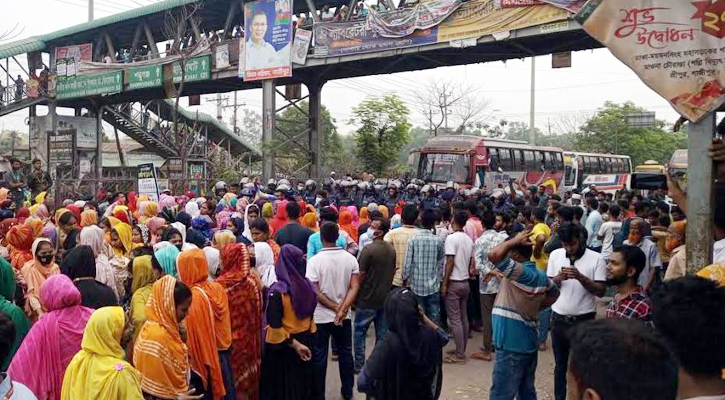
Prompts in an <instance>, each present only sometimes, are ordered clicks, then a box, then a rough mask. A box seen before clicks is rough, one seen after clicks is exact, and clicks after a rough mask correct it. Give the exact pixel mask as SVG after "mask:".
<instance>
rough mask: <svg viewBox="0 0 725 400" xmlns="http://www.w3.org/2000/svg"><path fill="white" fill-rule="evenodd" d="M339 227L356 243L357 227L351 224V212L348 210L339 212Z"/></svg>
mask: <svg viewBox="0 0 725 400" xmlns="http://www.w3.org/2000/svg"><path fill="white" fill-rule="evenodd" d="M339 224H340V229H342V230H344V231H345V232H347V234H348V235H350V237H351V238H352V240H354V241H355V243H357V241H358V234H357V228H355V226H353V224H352V213H351V212H350V211H347V210H345V211H343V212H341V213H340V222H339Z"/></svg>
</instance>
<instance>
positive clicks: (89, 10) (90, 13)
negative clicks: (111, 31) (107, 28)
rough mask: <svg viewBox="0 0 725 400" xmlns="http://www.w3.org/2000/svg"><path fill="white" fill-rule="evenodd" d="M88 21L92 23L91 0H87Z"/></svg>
mask: <svg viewBox="0 0 725 400" xmlns="http://www.w3.org/2000/svg"><path fill="white" fill-rule="evenodd" d="M88 21H89V22H90V21H93V0H88Z"/></svg>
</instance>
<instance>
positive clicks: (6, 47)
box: [0, 37, 45, 59]
mask: <svg viewBox="0 0 725 400" xmlns="http://www.w3.org/2000/svg"><path fill="white" fill-rule="evenodd" d="M44 48H45V43H44V42H43V41H42V40H40V39H37V38H36V37H30V38H27V39H21V40H16V41H14V42H10V43H5V44H0V59H2V58H8V57H12V56H17V55H19V54H25V53H28V52H31V51H40V50H43V49H44Z"/></svg>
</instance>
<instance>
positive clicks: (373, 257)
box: [353, 218, 395, 374]
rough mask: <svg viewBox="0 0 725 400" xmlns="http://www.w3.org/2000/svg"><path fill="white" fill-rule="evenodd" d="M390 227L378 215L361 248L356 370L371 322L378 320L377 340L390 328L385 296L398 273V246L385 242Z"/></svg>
mask: <svg viewBox="0 0 725 400" xmlns="http://www.w3.org/2000/svg"><path fill="white" fill-rule="evenodd" d="M388 230H390V223H389V222H388V221H387V220H386V219H383V218H376V219H374V220H373V222H372V223H371V224H370V229H369V231H370V234H371V235H372V239H373V241H372V243H370V244H368V245H367V246H365V248H364V249H363V250H362V251H361V252H360V256H359V257H358V262H359V263H360V292H359V293H358V296H357V300H356V302H355V327H354V332H353V336H354V338H353V339H354V346H355V373H356V374H357V373H359V372H360V370H362V367H363V364H364V363H365V335H366V333H367V331H368V328H369V327H370V324H372V323H373V322H375V343H377V342H378V341H379V340H382V339H383V338H385V333H386V332H387V328H386V326H385V319H384V318H383V305H384V304H385V298H386V297H387V296H388V293H389V292H390V288H391V287H392V286H393V275H395V249H394V248H393V246H391V245H389V244H388V243H385V241H384V240H383V236H385V234H386V233H388Z"/></svg>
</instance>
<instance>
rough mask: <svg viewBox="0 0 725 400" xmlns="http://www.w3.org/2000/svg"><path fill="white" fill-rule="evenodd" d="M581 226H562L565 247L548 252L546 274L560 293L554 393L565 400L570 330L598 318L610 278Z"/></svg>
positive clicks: (554, 326)
mask: <svg viewBox="0 0 725 400" xmlns="http://www.w3.org/2000/svg"><path fill="white" fill-rule="evenodd" d="M582 230H583V229H582V228H581V227H579V226H577V225H574V224H573V223H571V222H567V223H564V224H562V225H561V226H560V227H559V230H558V232H557V233H558V235H559V238H560V239H561V242H562V244H563V248H560V249H556V250H554V251H553V252H551V254H550V255H549V262H548V266H547V275H548V276H549V278H551V279H552V280H553V281H554V283H555V284H556V285H557V286H559V290H560V293H561V294H560V295H559V298H558V299H557V300H556V302H555V303H554V304H553V305H552V306H551V310H552V311H553V314H552V317H551V344H552V347H553V349H554V361H555V363H556V366H555V368H554V393H555V398H556V400H565V399H566V372H567V366H568V363H569V348H570V346H571V345H570V342H569V332H570V331H571V329H572V328H574V327H575V326H577V325H579V324H580V323H582V322H584V321H589V320H592V319H594V318H595V316H596V314H597V313H596V310H597V303H596V298H597V297H602V296H604V291H605V289H606V287H605V282H606V279H607V273H606V265H605V262H604V259H603V258H602V255H601V254H599V253H597V252H595V251H592V250H589V249H587V248H586V241H585V240H584V234H583V232H582Z"/></svg>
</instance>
